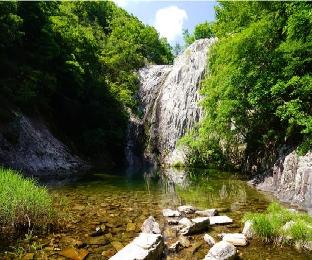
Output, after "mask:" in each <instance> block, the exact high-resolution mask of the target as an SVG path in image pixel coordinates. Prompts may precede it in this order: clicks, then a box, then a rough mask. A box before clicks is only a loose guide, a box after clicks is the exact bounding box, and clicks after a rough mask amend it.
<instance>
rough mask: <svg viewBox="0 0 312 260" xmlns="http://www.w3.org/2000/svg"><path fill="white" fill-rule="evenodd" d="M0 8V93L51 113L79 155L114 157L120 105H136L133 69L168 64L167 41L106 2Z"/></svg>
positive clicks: (122, 113)
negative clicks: (109, 155) (111, 155)
mask: <svg viewBox="0 0 312 260" xmlns="http://www.w3.org/2000/svg"><path fill="white" fill-rule="evenodd" d="M0 7H1V9H0V21H1V23H0V37H1V39H2V40H1V41H0V42H1V43H0V87H1V88H0V95H1V96H3V97H6V98H7V99H8V100H9V101H10V102H11V103H14V104H15V105H17V106H19V107H20V108H22V110H24V112H25V111H26V112H29V113H31V112H34V111H38V110H39V111H40V112H41V114H43V115H44V116H46V117H47V118H49V120H51V119H52V120H53V123H52V124H53V125H56V127H55V129H58V133H57V134H58V135H60V136H61V137H62V138H64V140H67V141H68V142H69V143H74V144H77V145H76V147H75V148H77V149H78V150H79V151H80V153H82V154H83V155H85V156H86V157H91V158H92V157H97V156H98V155H99V154H106V155H107V154H114V157H115V158H116V160H118V159H119V158H120V156H122V154H123V143H124V141H125V132H126V129H127V127H126V124H127V108H132V109H134V108H135V106H136V103H135V100H134V98H133V96H134V93H135V91H136V89H137V87H138V78H137V74H136V70H137V69H138V68H140V67H142V66H144V65H145V64H146V63H157V64H158V63H171V62H172V60H173V55H172V54H171V48H170V46H169V44H168V43H167V42H166V41H165V40H164V39H160V38H159V35H158V33H157V32H156V30H155V29H154V28H152V27H150V26H147V25H144V24H143V23H142V22H140V21H139V20H138V19H137V18H136V17H134V16H132V15H129V14H128V13H127V12H126V11H124V10H123V9H121V8H118V7H116V6H115V4H114V3H113V2H108V1H95V2H82V1H75V2H70V1H69V2H28V3H26V2H3V3H0ZM107 159H108V160H109V158H107Z"/></svg>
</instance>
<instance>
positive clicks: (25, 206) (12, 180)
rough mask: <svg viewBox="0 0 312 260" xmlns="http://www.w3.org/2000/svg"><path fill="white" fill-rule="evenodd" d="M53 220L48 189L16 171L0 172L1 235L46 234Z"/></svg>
mask: <svg viewBox="0 0 312 260" xmlns="http://www.w3.org/2000/svg"><path fill="white" fill-rule="evenodd" d="M54 220H55V213H54V210H53V202H52V198H51V197H50V195H49V194H48V191H47V189H46V188H45V187H39V186H38V185H37V183H36V181H35V180H33V179H29V178H25V177H23V176H22V175H21V174H19V173H18V172H16V171H13V170H10V169H3V168H0V227H1V234H2V235H5V236H7V235H17V234H23V233H29V232H32V231H47V230H48V228H49V227H50V226H51V225H52V224H53V223H54Z"/></svg>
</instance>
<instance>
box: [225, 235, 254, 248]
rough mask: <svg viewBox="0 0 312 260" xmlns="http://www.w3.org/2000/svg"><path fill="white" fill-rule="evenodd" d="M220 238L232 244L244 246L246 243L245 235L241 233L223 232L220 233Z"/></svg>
mask: <svg viewBox="0 0 312 260" xmlns="http://www.w3.org/2000/svg"><path fill="white" fill-rule="evenodd" d="M222 240H223V241H226V242H229V243H231V244H233V245H234V246H246V245H247V243H248V242H247V239H246V237H245V235H244V234H241V233H229V234H227V233H224V234H222Z"/></svg>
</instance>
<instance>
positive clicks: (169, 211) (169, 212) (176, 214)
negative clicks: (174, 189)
mask: <svg viewBox="0 0 312 260" xmlns="http://www.w3.org/2000/svg"><path fill="white" fill-rule="evenodd" d="M162 213H163V215H164V217H180V216H181V213H180V212H179V211H177V210H172V209H163V211H162Z"/></svg>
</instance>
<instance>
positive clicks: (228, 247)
mask: <svg viewBox="0 0 312 260" xmlns="http://www.w3.org/2000/svg"><path fill="white" fill-rule="evenodd" d="M235 256H236V248H235V246H234V245H233V244H231V243H229V242H226V241H221V242H218V243H216V244H215V245H214V246H213V247H212V248H210V250H209V252H208V254H207V255H206V257H205V259H204V260H230V259H234V258H235Z"/></svg>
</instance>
